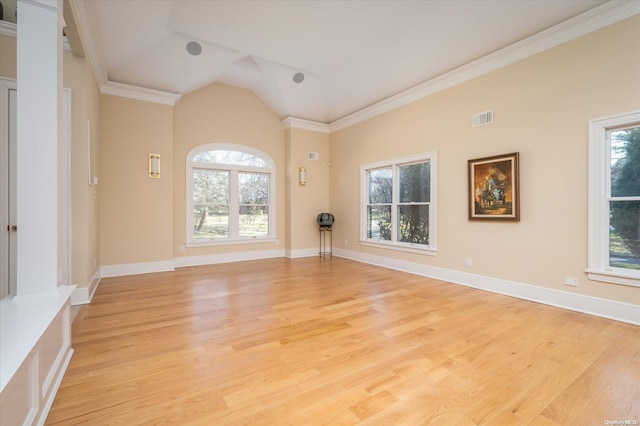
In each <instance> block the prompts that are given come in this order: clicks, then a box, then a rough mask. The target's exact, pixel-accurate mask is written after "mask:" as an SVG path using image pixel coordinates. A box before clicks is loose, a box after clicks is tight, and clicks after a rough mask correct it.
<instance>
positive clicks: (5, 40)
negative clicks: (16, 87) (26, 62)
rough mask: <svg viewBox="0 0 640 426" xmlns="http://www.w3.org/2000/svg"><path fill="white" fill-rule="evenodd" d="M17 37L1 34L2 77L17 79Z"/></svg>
mask: <svg viewBox="0 0 640 426" xmlns="http://www.w3.org/2000/svg"><path fill="white" fill-rule="evenodd" d="M17 59H18V58H17V53H16V39H15V37H9V36H5V35H1V34H0V77H5V78H10V79H13V80H15V79H16V62H17Z"/></svg>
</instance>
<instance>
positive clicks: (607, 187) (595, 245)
mask: <svg viewBox="0 0 640 426" xmlns="http://www.w3.org/2000/svg"><path fill="white" fill-rule="evenodd" d="M636 125H640V111H635V112H630V113H626V114H620V115H615V116H611V117H605V118H599V119H595V120H591V121H589V265H588V268H587V270H586V272H587V274H588V277H589V279H592V280H595V281H604V282H608V283H615V284H622V285H628V286H634V287H640V271H637V270H630V269H624V268H615V267H611V266H609V201H610V199H611V170H610V169H611V149H610V144H611V143H610V141H609V140H608V139H609V138H608V134H609V132H610V131H611V130H616V129H624V128H627V127H631V126H636Z"/></svg>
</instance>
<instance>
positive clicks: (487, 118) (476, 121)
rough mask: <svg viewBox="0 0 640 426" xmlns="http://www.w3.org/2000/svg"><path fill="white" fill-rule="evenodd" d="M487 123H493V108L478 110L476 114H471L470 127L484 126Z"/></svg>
mask: <svg viewBox="0 0 640 426" xmlns="http://www.w3.org/2000/svg"><path fill="white" fill-rule="evenodd" d="M487 124H493V110H492V109H491V110H489V111H484V112H479V113H477V114H473V119H472V120H471V126H472V127H479V126H486V125H487Z"/></svg>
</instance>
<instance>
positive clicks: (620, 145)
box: [611, 127, 640, 197]
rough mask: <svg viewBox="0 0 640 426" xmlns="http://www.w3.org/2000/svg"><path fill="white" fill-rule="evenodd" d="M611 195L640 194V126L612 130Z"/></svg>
mask: <svg viewBox="0 0 640 426" xmlns="http://www.w3.org/2000/svg"><path fill="white" fill-rule="evenodd" d="M611 196H613V197H633V196H640V127H635V128H632V129H627V130H618V131H614V132H611Z"/></svg>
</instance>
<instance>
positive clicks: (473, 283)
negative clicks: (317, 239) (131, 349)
mask: <svg viewBox="0 0 640 426" xmlns="http://www.w3.org/2000/svg"><path fill="white" fill-rule="evenodd" d="M333 254H334V255H335V256H338V257H344V258H346V259H351V260H355V261H358V262H363V263H369V264H371V265H376V266H382V267H385V268H391V269H395V270H398V271H403V272H408V273H411V274H415V275H420V276H423V277H429V278H435V279H439V280H442V281H447V282H450V283H454V284H461V285H464V286H467V287H473V288H477V289H480V290H485V291H490V292H493V293H499V294H504V295H506V296H512V297H517V298H519V299H525V300H530V301H532V302H537V303H544V304H546V305H551V306H557V307H559V308H564V309H569V310H571V311H576V312H582V313H585V314H590V315H595V316H599V317H603V318H608V319H612V320H616V321H621V322H626V323H629V324H635V325H640V306H638V305H633V304H630V303H623V302H617V301H614V300H607V299H601V298H598V297H592V296H586V295H581V294H575V293H571V292H568V291H562V290H555V289H550V288H545V287H540V286H536V285H531V284H525V283H519V282H515V281H509V280H503V279H500V278H493V277H487V276H483V275H476V274H470V273H468V272H462V271H455V270H452V269H445V268H438V267H434V266H428V265H423V264H419V263H413V262H407V261H403V260H396V259H390V258H387V257H383V256H375V255H370V254H364V253H360V252H355V251H350V250H344V249H340V248H335V249H333ZM285 256H286V257H289V258H300V257H311V256H318V252H317V249H315V248H313V249H300V250H284V249H277V250H262V251H249V252H237V253H224V254H214V255H204V256H185V257H176V258H175V259H173V261H161V262H146V263H130V264H124V265H109V266H103V267H102V268H101V274H100V275H101V276H102V277H116V276H122V275H136V274H146V273H151V272H165V271H173V270H175V268H183V267H188V266H201V265H213V264H218V263H229V262H240V261H246V260H258V259H271V258H277V257H285ZM93 282H94V280H92V283H93ZM98 283H99V280H97V281H95V286H94V287H93V289H92V290H91V292H90V293H89V289H91V287H89V289H79V290H77V291H78V296H77V300H88V301H90V300H91V297H92V296H93V292H95V288H97V285H98ZM84 292H86V295H85V293H84ZM74 293H75V292H74ZM89 294H90V296H89ZM88 301H87V302H81V301H78V302H74V300H73V299H72V303H73V304H79V303H89V302H88Z"/></svg>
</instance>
